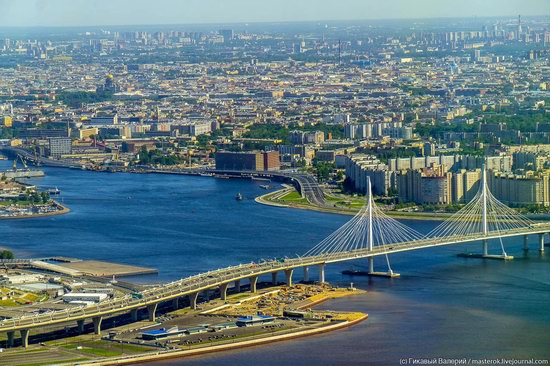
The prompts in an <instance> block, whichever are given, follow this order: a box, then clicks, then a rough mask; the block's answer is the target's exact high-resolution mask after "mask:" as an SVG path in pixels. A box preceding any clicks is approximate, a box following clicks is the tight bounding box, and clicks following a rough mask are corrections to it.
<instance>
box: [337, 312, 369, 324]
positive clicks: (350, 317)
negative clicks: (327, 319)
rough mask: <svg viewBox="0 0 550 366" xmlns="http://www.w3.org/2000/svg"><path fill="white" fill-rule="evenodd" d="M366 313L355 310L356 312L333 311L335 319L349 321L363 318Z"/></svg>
mask: <svg viewBox="0 0 550 366" xmlns="http://www.w3.org/2000/svg"><path fill="white" fill-rule="evenodd" d="M365 315H366V314H364V313H359V312H355V313H333V314H332V319H333V320H347V321H349V322H351V321H354V320H358V319H361V318H362V317H364V316H365Z"/></svg>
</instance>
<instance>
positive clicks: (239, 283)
mask: <svg viewBox="0 0 550 366" xmlns="http://www.w3.org/2000/svg"><path fill="white" fill-rule="evenodd" d="M234 286H235V292H236V293H239V292H241V280H236V281H235V285H234Z"/></svg>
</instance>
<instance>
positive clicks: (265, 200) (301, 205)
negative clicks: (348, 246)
mask: <svg viewBox="0 0 550 366" xmlns="http://www.w3.org/2000/svg"><path fill="white" fill-rule="evenodd" d="M291 192H292V189H290V188H283V189H280V190H278V191H275V192H270V193H267V194H264V195H261V196H259V197H256V199H255V201H256V202H257V203H260V204H263V205H267V206H273V207H282V208H297V209H300V210H309V211H318V212H325V213H332V214H337V215H347V216H354V215H355V214H357V212H359V208H358V209H346V208H342V207H334V208H332V207H319V206H315V205H313V204H311V203H309V202H306V201H305V200H301V201H297V202H283V201H276V200H277V198H275V197H283V196H284V195H285V194H288V193H291ZM385 213H386V214H387V215H388V216H391V217H393V218H396V219H406V220H428V221H434V220H436V221H438V220H442V219H446V218H448V217H451V216H452V214H451V213H435V212H433V213H432V212H400V211H385Z"/></svg>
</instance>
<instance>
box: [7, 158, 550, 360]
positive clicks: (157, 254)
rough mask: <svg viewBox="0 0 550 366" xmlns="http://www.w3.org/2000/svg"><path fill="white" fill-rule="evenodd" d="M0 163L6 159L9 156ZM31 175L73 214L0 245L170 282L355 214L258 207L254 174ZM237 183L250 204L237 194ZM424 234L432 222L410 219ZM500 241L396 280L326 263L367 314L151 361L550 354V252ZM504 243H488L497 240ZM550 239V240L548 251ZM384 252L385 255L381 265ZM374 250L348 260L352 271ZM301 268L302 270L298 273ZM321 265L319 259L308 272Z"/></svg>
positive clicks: (12, 227) (338, 306)
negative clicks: (339, 326)
mask: <svg viewBox="0 0 550 366" xmlns="http://www.w3.org/2000/svg"><path fill="white" fill-rule="evenodd" d="M9 165H10V163H9V162H7V161H0V168H7V167H9ZM45 170H46V173H47V176H46V177H44V178H39V179H34V180H32V181H31V182H32V183H35V184H37V185H39V186H42V187H47V188H53V187H58V188H59V189H60V190H61V192H62V194H61V195H60V197H59V200H60V201H62V202H63V203H64V204H66V205H67V206H68V207H69V208H70V209H71V210H72V211H71V212H70V213H69V214H66V215H61V216H54V217H46V218H39V219H27V220H0V245H1V246H4V247H8V248H10V249H12V250H13V251H14V252H15V254H16V255H17V256H18V257H41V256H51V255H60V256H70V257H78V258H87V259H103V260H109V261H114V262H120V263H128V264H134V265H141V266H147V267H154V268H157V269H158V270H159V274H158V276H156V275H155V276H146V277H141V278H139V280H140V281H144V282H163V281H168V280H174V279H178V278H181V277H184V276H187V275H190V274H193V273H197V272H200V271H205V270H208V269H215V268H219V267H222V266H227V265H230V264H237V263H240V262H246V261H251V260H257V259H260V258H262V257H263V258H267V257H274V256H277V257H280V256H285V255H287V256H294V255H296V254H303V253H304V252H306V251H307V250H308V249H309V248H311V247H312V246H313V245H315V244H316V243H317V242H319V241H320V240H322V239H323V238H324V237H325V236H326V235H328V234H329V233H330V232H331V231H333V230H335V229H336V228H338V227H339V226H340V225H342V224H343V223H344V222H345V221H346V220H348V219H349V217H346V216H340V215H332V214H324V213H318V212H309V211H303V210H293V209H284V208H274V207H268V206H263V205H260V204H257V203H255V202H254V197H255V196H258V195H260V194H262V193H265V190H263V189H261V188H260V187H259V185H260V184H262V183H258V182H250V181H246V180H233V179H214V178H208V177H188V176H170V175H154V174H147V175H137V174H109V173H93V172H85V171H80V170H70V169H57V168H46V169H45ZM237 192H241V193H242V195H243V196H244V200H243V201H236V200H235V198H234V197H235V194H236V193H237ZM405 223H406V224H409V225H413V226H414V228H415V229H417V230H419V231H424V232H425V231H427V230H430V229H431V228H433V227H434V225H436V224H437V223H436V222H429V221H407V222H405ZM530 242H531V248H532V250H530V251H529V252H528V253H524V252H523V251H522V249H521V248H522V238H516V239H510V240H506V241H504V244H505V246H506V249H507V252H508V253H509V254H511V255H514V256H515V259H514V260H513V261H510V262H503V261H494V260H479V259H464V258H459V257H457V256H456V254H458V253H461V252H465V251H478V250H479V249H480V245H477V244H470V245H464V246H450V247H442V248H434V249H427V250H419V251H413V252H408V253H401V254H396V255H393V256H391V258H390V259H391V264H392V267H393V269H394V271H396V272H399V273H401V275H402V277H401V278H399V279H393V280H390V279H385V278H375V279H368V278H365V277H354V278H350V277H347V276H343V275H341V274H340V271H341V270H342V269H346V268H350V266H352V263H347V264H338V265H336V264H335V265H330V266H328V267H327V279H328V280H329V281H330V282H331V283H334V284H338V285H349V283H350V282H353V283H354V285H355V286H357V287H359V288H363V289H366V290H368V291H369V292H368V293H367V294H366V295H361V296H356V297H350V298H344V299H338V300H332V301H329V302H326V303H324V304H323V305H322V306H323V307H325V308H330V309H334V310H358V311H364V312H367V313H368V314H369V319H368V320H367V321H364V322H362V323H361V324H358V325H356V326H353V327H350V328H348V329H346V330H342V331H336V332H332V333H328V334H324V335H319V336H313V337H309V338H301V339H297V340H292V341H288V342H283V343H275V344H271V345H267V346H262V347H257V348H248V349H243V350H236V351H230V352H224V353H218V354H211V355H206V356H200V357H193V358H187V359H181V360H169V361H163V362H157V363H155V364H156V365H172V364H175V365H180V364H181V365H231V364H233V365H273V366H281V365H316V366H322V365H327V366H328V365H365V364H368V365H398V364H399V360H400V359H401V358H408V357H412V358H418V357H430V358H431V357H443V358H475V359H478V358H491V359H493V358H520V359H522V358H535V359H543V358H544V359H548V358H550V260H549V258H550V256H549V255H548V254H546V255H542V256H541V255H540V254H539V252H538V250H537V249H536V248H537V246H536V238H535V237H533V238H531V240H530ZM498 247H499V243H492V248H491V249H492V250H493V251H494V252H497V251H498ZM549 250H550V248H549ZM384 262H385V261H384V259H383V258H380V259H377V261H376V263H377V266H379V268H380V269H381V270H382V269H384ZM365 264H366V263H365V261H357V262H356V263H353V265H355V266H356V268H362V267H364V266H365ZM300 275H301V273H299V272H297V273H296V280H299V277H300ZM316 275H317V273H316V271H315V270H312V273H311V276H312V277H315V276H316Z"/></svg>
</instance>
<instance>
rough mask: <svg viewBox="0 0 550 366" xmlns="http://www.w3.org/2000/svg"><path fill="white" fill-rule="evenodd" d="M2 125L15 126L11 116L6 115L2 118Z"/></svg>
mask: <svg viewBox="0 0 550 366" xmlns="http://www.w3.org/2000/svg"><path fill="white" fill-rule="evenodd" d="M1 121H2V126H4V127H12V126H13V119H12V118H11V117H10V116H4V117H2V119H1Z"/></svg>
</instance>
